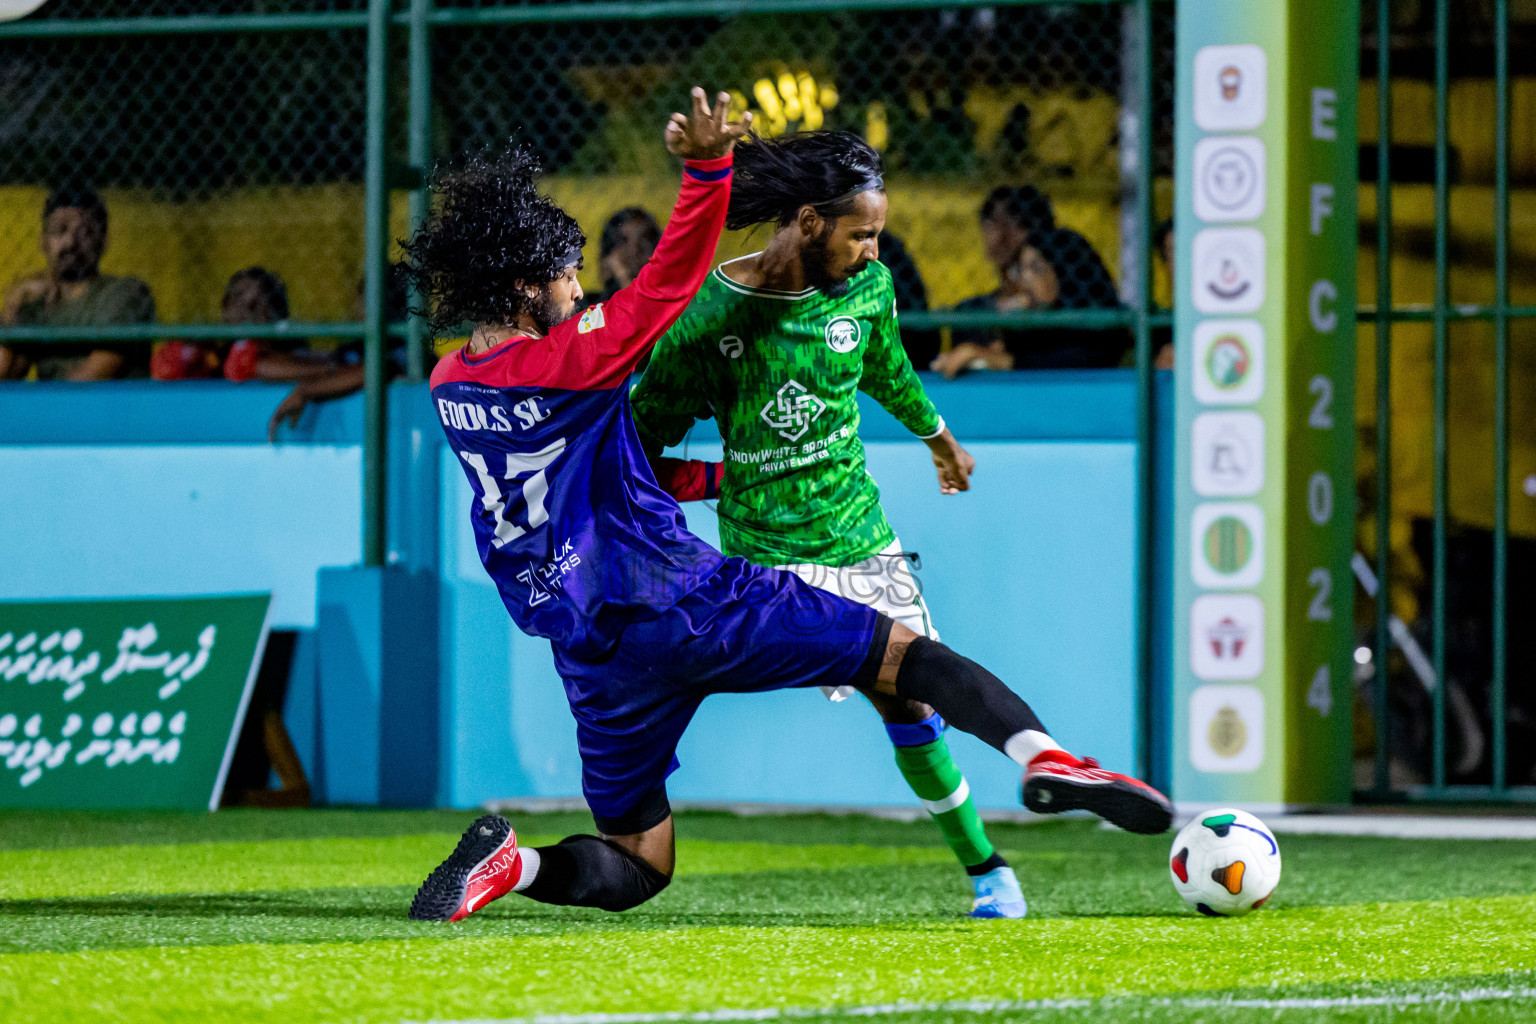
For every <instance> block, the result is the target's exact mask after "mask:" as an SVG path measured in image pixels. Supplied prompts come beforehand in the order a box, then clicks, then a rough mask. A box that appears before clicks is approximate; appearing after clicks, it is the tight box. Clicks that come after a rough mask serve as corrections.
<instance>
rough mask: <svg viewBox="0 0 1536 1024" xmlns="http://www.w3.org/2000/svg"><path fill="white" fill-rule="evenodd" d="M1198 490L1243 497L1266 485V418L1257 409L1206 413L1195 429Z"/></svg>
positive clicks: (1211, 494) (1208, 494) (1216, 495)
mask: <svg viewBox="0 0 1536 1024" xmlns="http://www.w3.org/2000/svg"><path fill="white" fill-rule="evenodd" d="M1191 434H1192V437H1191V441H1192V444H1193V447H1194V458H1193V460H1192V468H1193V470H1194V485H1195V493H1196V494H1199V495H1200V496H1201V497H1205V498H1240V497H1248V496H1249V495H1253V494H1257V493H1258V492H1259V489H1260V488H1261V487H1263V486H1264V419H1263V417H1261V416H1260V415H1259V414H1258V413H1256V412H1246V411H1244V412H1203V413H1201V414H1200V415H1198V416H1196V417H1195V422H1194V429H1193V430H1192V431H1191Z"/></svg>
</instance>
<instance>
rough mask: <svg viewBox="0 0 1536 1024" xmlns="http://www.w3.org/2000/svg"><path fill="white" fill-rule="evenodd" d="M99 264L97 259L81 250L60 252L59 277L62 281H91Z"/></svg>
mask: <svg viewBox="0 0 1536 1024" xmlns="http://www.w3.org/2000/svg"><path fill="white" fill-rule="evenodd" d="M97 266H99V264H98V262H97V261H96V260H93V259H90V258H89V257H87V256H86V255H85V254H83V253H80V252H63V253H60V254H59V260H58V278H59V280H60V281H65V282H70V283H73V282H76V281H89V280H91V279H92V278H93V277H95V276H96V268H97Z"/></svg>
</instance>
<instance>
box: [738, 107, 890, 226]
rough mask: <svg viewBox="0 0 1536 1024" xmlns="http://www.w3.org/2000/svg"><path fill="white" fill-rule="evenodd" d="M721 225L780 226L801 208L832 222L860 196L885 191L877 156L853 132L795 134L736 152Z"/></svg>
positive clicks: (748, 143)
mask: <svg viewBox="0 0 1536 1024" xmlns="http://www.w3.org/2000/svg"><path fill="white" fill-rule="evenodd" d="M732 171H733V173H732V180H731V205H730V208H729V210H728V211H727V212H726V215H725V226H726V227H728V228H730V229H731V230H732V231H735V230H737V229H739V228H748V227H752V226H754V225H757V224H775V225H777V226H778V227H784V226H785V225H787V224H789V222H790V221H792V220H794V219H795V213H796V212H797V211H798V210H799V209H800V207H802V206H807V205H808V206H811V207H813V208H814V209H815V210H816V212H817V213H819V214H821V215H822V216H823V217H825V218H827V219H829V220H832V219H836V218H838V217H841V216H843V215H844V214H846V213H852V212H853V208H854V203H855V202H856V201H857V200H858V197H859V193H860V192H864V191H870V190H878V191H884V185H883V184H882V183H881V178H880V175H881V169H880V154H879V152H877V151H876V150H875V148H874V147H873V146H871V145H870V144H869V143H867V142H865V141H864V140H863V139H861V138H859V137H858V136H857V135H855V134H853V133H852V132H833V131H815V132H796V133H795V134H793V135H781V136H780V137H778V138H776V139H764V138H763V137H761V136H760V135H758V134H757V133H756V132H753V133H752V134H751V135H750V137H749V138H748V139H747V140H744V141H743V142H742V143H741V144H740V145H738V146H737V147H736V159H735V166H734V168H733V169H732Z"/></svg>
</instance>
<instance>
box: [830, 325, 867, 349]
mask: <svg viewBox="0 0 1536 1024" xmlns="http://www.w3.org/2000/svg"><path fill="white" fill-rule="evenodd" d="M862 333H863V332H862V331H860V330H859V322H858V321H857V320H855V319H854V318H853V317H851V316H835V317H833V318H832V319H831V320H828V321H827V347H828V348H830V349H831V350H832V351H833V352H837V353H847V352H852V351H853V350H854V349H856V348H858V347H859V342H860V341H862V340H863V338H862Z"/></svg>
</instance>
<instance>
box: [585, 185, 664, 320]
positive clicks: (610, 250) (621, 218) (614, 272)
mask: <svg viewBox="0 0 1536 1024" xmlns="http://www.w3.org/2000/svg"><path fill="white" fill-rule="evenodd" d="M659 241H661V226H660V225H659V224H657V223H656V218H655V217H652V216H651V215H650V214H649V213H646V212H645V211H644V210H642V209H641V208H640V207H638V206H627V207H625V208H624V209H622V210H620V211H619V212H618V213H615V214H614V215H613V216H612V217H609V218H608V223H607V224H604V225H603V233H602V235H601V236H600V237H599V239H598V243H597V250H598V269H599V270H600V271H601V272H602V275H603V290H602V291H601V292H599V293H598V294H597V295H595V296H588V297H587V300H586V301H587V304H588V305H590V306H595V305H597V304H598V303H599V302H606V301H607V300H608V299H610V298H612V296H613V293H614V292H616V291H618V290H619V289H620V288H628V287H629V286H630V285H631V284H633V283H634V281H635V277H636V276H638V275H639V273H640V270H641V268H643V267H644V266H645V264H646V263H647V262H648V261H649V260H650V258H651V253H653V252H655V251H656V243H657V242H659Z"/></svg>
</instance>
